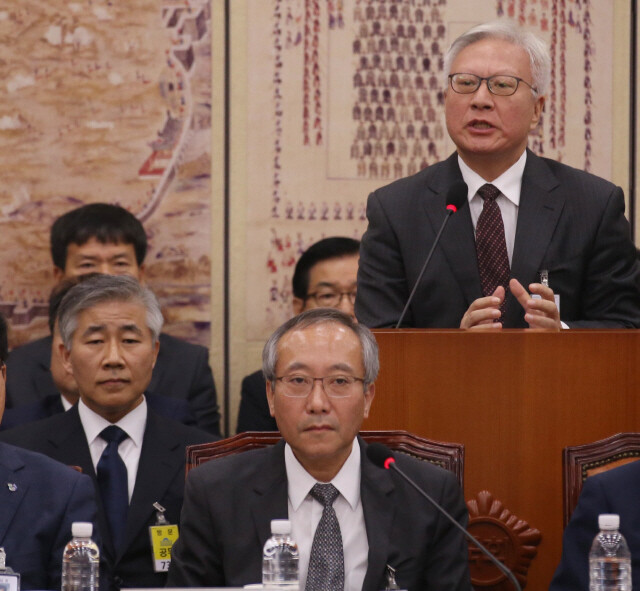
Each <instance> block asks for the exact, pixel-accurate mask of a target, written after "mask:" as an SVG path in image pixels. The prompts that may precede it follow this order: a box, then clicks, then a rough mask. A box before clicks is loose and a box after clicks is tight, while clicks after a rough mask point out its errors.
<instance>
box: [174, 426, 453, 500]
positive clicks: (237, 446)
mask: <svg viewBox="0 0 640 591" xmlns="http://www.w3.org/2000/svg"><path fill="white" fill-rule="evenodd" d="M360 435H361V436H362V438H363V439H364V440H365V441H366V442H367V443H384V444H385V445H388V446H389V447H390V448H391V449H392V450H394V451H398V452H402V453H406V454H409V455H410V456H413V457H415V458H418V459H421V460H425V461H428V462H431V463H433V464H436V465H437V466H440V467H441V468H444V469H445V470H449V471H450V472H453V473H454V474H455V476H456V478H457V479H458V482H459V484H460V487H461V488H463V489H464V445H463V444H461V443H445V442H442V441H434V440H432V439H426V438H425V437H419V436H418V435H413V434H412V433H408V432H407V431H362V432H361V433H360ZM280 438H281V435H280V433H279V432H278V431H262V432H260V431H247V432H245V433H238V435H235V436H234V437H229V438H227V439H222V440H220V441H214V442H212V443H199V444H196V445H189V446H188V447H187V463H186V467H185V471H186V473H187V474H188V473H189V470H191V469H192V468H195V467H196V466H199V465H200V464H203V463H204V462H207V461H209V460H212V459H214V458H219V457H223V456H226V455H230V454H234V453H239V452H244V451H249V450H251V449H260V448H262V447H267V446H269V445H274V444H275V443H277V442H278V441H279V440H280Z"/></svg>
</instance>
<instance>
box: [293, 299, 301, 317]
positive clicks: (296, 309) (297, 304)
mask: <svg viewBox="0 0 640 591" xmlns="http://www.w3.org/2000/svg"><path fill="white" fill-rule="evenodd" d="M291 306H292V307H293V314H294V316H297V315H298V314H300V313H301V312H303V311H304V300H303V299H301V298H297V297H295V296H294V297H293V299H292V301H291Z"/></svg>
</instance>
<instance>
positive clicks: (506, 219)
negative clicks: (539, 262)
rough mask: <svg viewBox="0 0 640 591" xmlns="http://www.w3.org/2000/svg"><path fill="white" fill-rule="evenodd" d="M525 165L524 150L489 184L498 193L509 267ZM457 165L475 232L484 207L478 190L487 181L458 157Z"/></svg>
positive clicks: (525, 152)
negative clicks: (465, 189) (465, 184)
mask: <svg viewBox="0 0 640 591" xmlns="http://www.w3.org/2000/svg"><path fill="white" fill-rule="evenodd" d="M526 163H527V151H526V150H525V151H524V152H523V153H522V156H520V158H519V159H518V161H517V162H516V163H515V164H514V165H513V166H511V168H508V169H507V170H505V171H504V172H503V173H502V174H501V175H500V176H499V177H498V178H496V179H494V180H492V181H491V184H492V185H493V186H494V187H496V188H497V189H498V190H499V191H500V195H498V198H497V199H496V203H497V204H498V207H499V208H500V213H501V214H502V222H503V224H504V238H505V241H506V243H507V254H508V255H509V265H511V260H512V259H513V245H514V243H515V240H516V226H517V224H518V207H519V206H520V189H521V187H522V175H523V174H524V166H525V164H526ZM458 165H459V166H460V172H461V173H462V178H463V180H464V182H465V183H467V187H468V188H469V194H468V199H469V211H470V213H471V221H472V222H473V229H474V231H475V229H476V225H477V223H478V218H479V217H480V214H481V213H482V208H483V207H484V201H483V199H482V197H480V195H478V189H479V188H480V187H482V185H484V184H486V183H487V182H489V181H486V180H485V179H483V178H482V177H481V176H480V175H479V174H478V173H477V172H475V171H474V170H471V169H470V168H469V167H468V166H467V165H466V164H465V163H464V161H463V160H462V158H460V156H459V155H458Z"/></svg>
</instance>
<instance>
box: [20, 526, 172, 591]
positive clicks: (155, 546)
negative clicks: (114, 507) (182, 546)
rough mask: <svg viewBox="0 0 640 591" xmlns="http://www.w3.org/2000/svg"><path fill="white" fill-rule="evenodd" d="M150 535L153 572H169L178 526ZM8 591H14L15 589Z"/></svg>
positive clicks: (154, 529)
mask: <svg viewBox="0 0 640 591" xmlns="http://www.w3.org/2000/svg"><path fill="white" fill-rule="evenodd" d="M149 535H150V536H151V554H152V556H151V559H152V560H153V570H154V572H157V573H164V572H167V571H168V570H169V565H170V564H171V548H173V545H174V544H175V541H176V540H177V539H178V526H177V525H172V524H166V525H152V526H151V527H150V528H149ZM8 591H13V589H10V590H8Z"/></svg>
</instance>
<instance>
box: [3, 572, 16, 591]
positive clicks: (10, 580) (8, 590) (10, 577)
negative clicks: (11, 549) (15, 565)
mask: <svg viewBox="0 0 640 591" xmlns="http://www.w3.org/2000/svg"><path fill="white" fill-rule="evenodd" d="M9 570H11V569H9ZM0 589H2V591H20V574H19V573H13V572H12V573H8V572H0Z"/></svg>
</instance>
